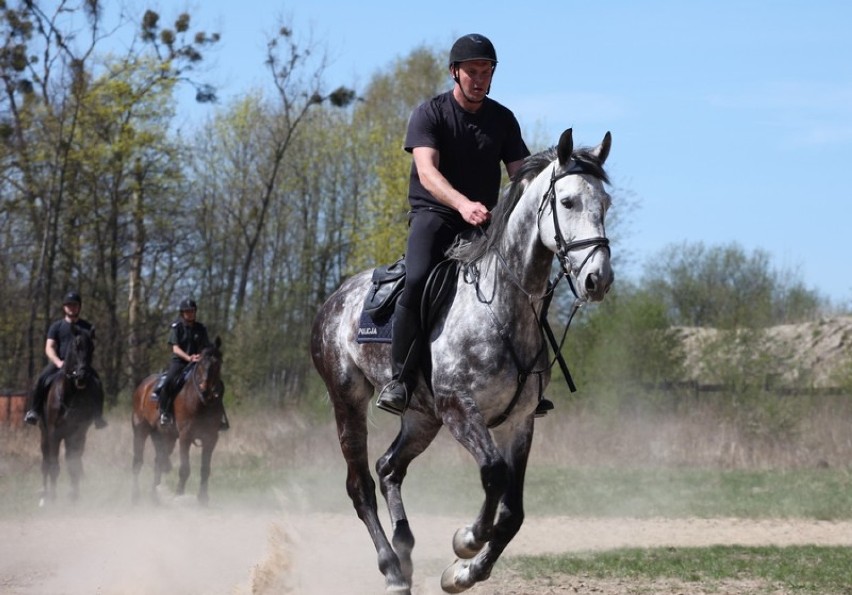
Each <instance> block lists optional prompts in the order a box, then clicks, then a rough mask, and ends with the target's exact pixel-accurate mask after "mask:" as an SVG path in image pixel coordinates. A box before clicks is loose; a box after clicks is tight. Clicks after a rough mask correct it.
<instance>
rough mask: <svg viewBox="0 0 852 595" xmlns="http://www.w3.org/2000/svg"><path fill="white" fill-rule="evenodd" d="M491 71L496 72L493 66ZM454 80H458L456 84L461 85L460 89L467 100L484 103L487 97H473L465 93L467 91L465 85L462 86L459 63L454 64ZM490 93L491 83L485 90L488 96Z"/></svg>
mask: <svg viewBox="0 0 852 595" xmlns="http://www.w3.org/2000/svg"><path fill="white" fill-rule="evenodd" d="M491 72H494V69H493V68H492V70H491ZM453 80H454V81H455V82H456V84H457V85H458V86H459V91H461V94H462V95H464V98H465V99H466V100H467V101H469V102H470V103H482V102H483V101H485V97H483V98H482V99H471V98H470V97H468V96H467V93H465V92H464V87H463V86H462V84H461V80H459V67H458V64H456V65H454V66H453ZM489 93H491V85H488V89H486V90H485V95H486V96H487V95H488V94H489Z"/></svg>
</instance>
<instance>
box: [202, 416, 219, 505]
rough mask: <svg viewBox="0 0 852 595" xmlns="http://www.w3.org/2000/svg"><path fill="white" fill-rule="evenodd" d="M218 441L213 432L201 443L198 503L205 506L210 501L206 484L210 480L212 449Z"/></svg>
mask: <svg viewBox="0 0 852 595" xmlns="http://www.w3.org/2000/svg"><path fill="white" fill-rule="evenodd" d="M218 441H219V433H218V432H213V433H212V434H211V435H210V436H208V437H207V438H205V439H204V440H203V441H202V443H201V483H200V485H199V486H198V501H199V502H200V503H201V504H203V505H206V504H207V502H208V501H209V500H210V496H209V495H208V494H207V484H208V482H209V480H210V465H211V462H212V460H213V449H215V448H216V443H217V442H218Z"/></svg>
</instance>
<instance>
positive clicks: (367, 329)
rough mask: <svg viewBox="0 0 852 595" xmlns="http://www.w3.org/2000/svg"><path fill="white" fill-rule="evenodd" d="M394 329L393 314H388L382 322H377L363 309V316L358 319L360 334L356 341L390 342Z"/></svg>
mask: <svg viewBox="0 0 852 595" xmlns="http://www.w3.org/2000/svg"><path fill="white" fill-rule="evenodd" d="M392 329H393V316H388V317H387V318H386V319H383V320H382V321H381V322H376V321H375V320H373V317H372V316H370V315H369V314H367V313H366V312H364V311H363V310H362V311H361V318H360V319H359V320H358V336H357V337H356V338H355V341H356V342H357V343H390V342H391V330H392Z"/></svg>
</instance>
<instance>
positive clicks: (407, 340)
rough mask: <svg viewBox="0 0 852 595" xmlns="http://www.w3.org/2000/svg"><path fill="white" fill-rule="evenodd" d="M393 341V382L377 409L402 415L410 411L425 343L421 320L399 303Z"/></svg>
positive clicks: (378, 402) (416, 314) (385, 391)
mask: <svg viewBox="0 0 852 595" xmlns="http://www.w3.org/2000/svg"><path fill="white" fill-rule="evenodd" d="M391 340H392V342H391V371H392V379H391V381H390V382H389V383H388V384H387V385H385V387H384V388H383V389H382V392H381V393H380V394H379V399H378V401H377V402H376V405H378V407H379V409H383V410H385V411H388V412H390V413H395V414H396V415H400V414H401V413H402V412H403V411H405V408H406V407H408V402H409V399H410V398H411V393H412V392H414V388H415V386H417V374H418V373H419V371H420V352H421V345H422V342H423V339H422V332H421V331H420V316H419V314H418V313H417V312H416V311H412V310H409V309H408V308H406V307H405V306H403V305H402V304H400V303H397V305H396V309H395V310H394V320H393V333H392V336H391Z"/></svg>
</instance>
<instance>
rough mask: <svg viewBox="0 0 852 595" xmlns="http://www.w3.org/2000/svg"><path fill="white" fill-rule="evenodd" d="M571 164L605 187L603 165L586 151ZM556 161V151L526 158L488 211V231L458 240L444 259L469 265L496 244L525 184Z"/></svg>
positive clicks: (606, 180)
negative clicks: (499, 197) (598, 180)
mask: <svg viewBox="0 0 852 595" xmlns="http://www.w3.org/2000/svg"><path fill="white" fill-rule="evenodd" d="M572 157H573V159H574V161H575V162H577V164H578V165H579V166H580V167H581V168H582V170H583V172H584V173H586V174H589V175H592V176H594V177H596V178H598V179H600V180H603V181H604V182H605V183H607V184H609V177H608V176H607V174H606V171H604V168H603V164H602V163H601V162H600V160H599V159H598V158H597V156H596V155H595V154H593V153H592V151H591V149H590V148H588V147H582V148H578V149H576V150H575V151H574V153H573V154H572ZM556 158H557V149H556V147H555V146H554V147H550V148H549V149H545V150H544V151H541V152H539V153H536V154H535V155H530V156H529V157H527V158H526V159H525V160H524V163H523V164H522V165H521V168H520V169H519V170H518V172H517V173H516V174H515V178H514V180H513V181H512V183H511V184H510V185H508V187H507V188H506V189H505V190H504V191H503V197H502V198H501V199H500V200H499V201H498V202H497V206H496V207H494V210H493V211H491V224H490V225H489V226H488V231H487V232H484V231H481V232H480V234H479V235H477V236H476V237H474V238H472V239H471V238H470V237H465V238H460V239H459V240H457V241H456V243H455V244H454V245H453V246H452V247H451V248H450V249H449V250H448V251H447V256H448V257H449V258H453V259H455V260H458V261H459V262H461V263H462V264H471V263H474V262H476V261H478V260H479V259H481V258H482V257H483V256H485V255H486V254H487V253H488V252H489V250H490V249H491V248H492V247H493V246H495V245H497V244H498V243H499V242H500V239H501V238H502V236H503V234H504V233H505V232H506V227H507V225H508V223H509V216H510V215H511V214H512V211H513V210H514V209H515V206H516V205H517V204H518V201H519V200H520V198H521V196H522V195H523V194H524V191H525V190H526V188H527V186H528V185H529V183H530V182H531V181H532V180H533V179H534V178H535V177H536V176H537V175H538V174H540V173H541V172H542V171H543V170H544V168H545V167H547V166H548V165H550V164H551V163H553V161H554V160H556Z"/></svg>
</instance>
